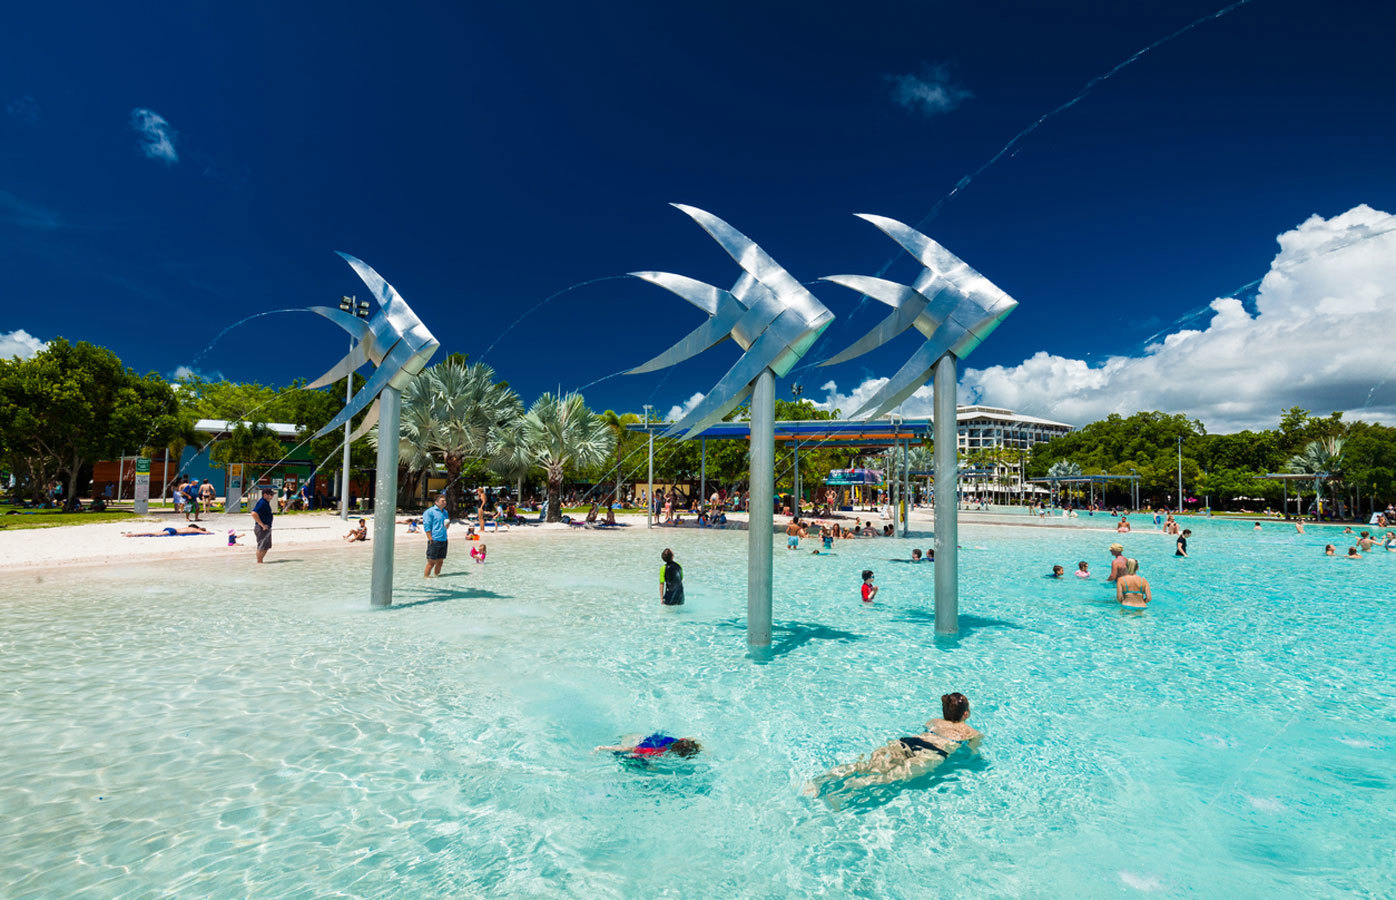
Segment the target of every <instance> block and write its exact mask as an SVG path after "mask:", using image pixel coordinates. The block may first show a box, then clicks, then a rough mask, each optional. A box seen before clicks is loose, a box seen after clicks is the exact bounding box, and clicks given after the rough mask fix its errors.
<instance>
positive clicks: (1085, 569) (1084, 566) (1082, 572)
mask: <svg viewBox="0 0 1396 900" xmlns="http://www.w3.org/2000/svg"><path fill="white" fill-rule="evenodd" d="M1076 577H1077V578H1090V577H1091V567H1090V565H1089V564H1088V563H1087V562H1086V561H1085V560H1084V559H1083V560H1081V561H1080V562H1079V563H1077V564H1076Z"/></svg>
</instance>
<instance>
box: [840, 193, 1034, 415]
mask: <svg viewBox="0 0 1396 900" xmlns="http://www.w3.org/2000/svg"><path fill="white" fill-rule="evenodd" d="M858 218H860V219H866V220H867V221H869V222H871V223H872V224H873V225H876V226H877V227H878V228H880V229H881V230H882V231H883V232H884V233H885V234H886V235H887V236H888V237H890V238H891V239H892V240H894V241H896V242H897V243H898V244H900V245H901V246H902V248H903V249H904V250H906V252H908V253H910V254H911V255H912V256H914V257H916V259H917V260H919V261H920V263H921V265H922V266H923V269H922V271H921V274H920V276H918V277H917V279H916V281H915V282H913V283H912V284H910V285H906V284H898V283H897V282H895V281H888V280H886V279H884V278H876V277H874V276H871V275H829V276H826V277H824V278H821V279H820V280H821V281H831V282H833V283H834V284H841V285H843V286H844V287H846V288H851V289H853V290H855V291H858V292H859V293H862V294H866V295H867V296H869V297H872V298H873V299H874V300H878V301H881V302H882V303H885V304H887V305H888V306H890V307H892V309H893V312H892V314H891V315H890V316H888V317H887V318H885V319H883V320H882V321H881V322H879V323H878V325H877V327H875V328H874V329H873V330H872V331H870V332H868V333H867V334H865V335H863V337H861V338H859V339H858V340H857V341H855V342H854V343H853V344H852V345H851V346H849V347H848V348H847V349H845V350H844V351H843V352H842V353H838V354H835V355H834V356H832V357H830V358H829V359H827V360H825V361H824V362H822V363H820V365H821V366H832V365H835V364H836V363H841V362H847V361H848V360H850V359H853V358H855V357H858V356H862V355H863V354H864V353H867V352H868V351H870V350H875V349H877V348H878V347H881V346H882V345H883V344H885V343H887V342H888V341H890V340H891V339H892V338H894V337H896V336H897V335H899V334H901V333H902V332H903V331H906V330H907V329H908V328H915V329H916V330H917V331H919V332H921V334H923V335H924V336H925V337H926V343H925V344H923V345H921V348H920V349H919V350H917V351H916V352H915V353H914V354H912V357H911V359H909V360H907V362H906V365H904V366H902V367H901V369H899V370H898V371H897V373H896V374H895V375H893V376H892V378H891V379H890V380H889V381H888V382H887V383H886V384H885V385H883V386H882V387H881V388H880V389H879V390H878V392H877V393H876V394H874V395H873V396H872V398H871V399H869V400H868V401H867V402H866V403H864V404H863V405H862V406H861V407H859V408H858V410H857V411H855V412H854V413H853V415H852V418H855V419H856V418H859V417H860V416H864V414H866V416H865V417H866V418H869V419H875V418H877V417H878V416H881V415H883V414H884V413H886V412H888V411H889V410H891V409H894V408H895V407H896V406H897V405H898V404H900V403H901V402H902V401H904V400H906V399H907V398H908V397H910V396H911V395H912V394H913V393H915V392H916V389H917V388H919V387H921V386H922V385H923V384H925V383H926V382H927V381H928V380H930V377H931V375H932V373H933V371H934V369H935V364H936V361H937V360H939V359H940V358H941V356H943V355H944V354H945V353H947V352H949V353H953V354H955V356H956V357H957V358H959V359H964V358H965V357H966V356H968V355H969V354H970V353H971V352H973V350H974V348H975V347H978V346H979V345H980V344H981V343H983V341H984V339H985V338H987V337H988V336H989V335H990V334H991V333H992V332H993V330H994V329H995V328H997V327H998V325H999V323H1000V322H1002V321H1003V320H1004V319H1005V318H1007V317H1008V314H1009V313H1011V312H1013V310H1014V309H1016V308H1017V307H1018V301H1017V300H1014V299H1013V298H1012V297H1010V296H1008V294H1006V293H1004V292H1003V290H1002V289H1001V288H999V287H998V285H996V284H994V283H993V282H992V281H990V280H989V279H987V278H985V277H984V276H983V275H980V274H979V273H978V272H976V271H975V270H974V269H972V268H970V266H969V265H968V264H967V263H966V262H965V261H964V260H962V259H960V258H959V257H958V256H956V255H955V254H953V253H951V252H950V251H949V250H946V249H945V248H944V247H942V246H941V245H940V244H938V243H936V242H935V241H934V240H932V239H931V238H928V237H926V236H925V235H924V234H922V233H921V232H919V231H917V230H916V229H915V228H912V227H911V226H910V225H906V224H904V223H902V222H898V221H897V220H896V219H889V218H886V217H885V216H873V215H866V214H862V213H860V214H859V215H858Z"/></svg>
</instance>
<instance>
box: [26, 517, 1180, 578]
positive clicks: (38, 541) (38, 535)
mask: <svg viewBox="0 0 1396 900" xmlns="http://www.w3.org/2000/svg"><path fill="white" fill-rule="evenodd" d="M728 515H729V520H730V521H731V522H732V523H733V525H735V526H736V527H739V528H741V527H745V518H746V517H745V515H744V514H742V513H735V514H732V513H729V514H728ZM843 516H844V518H843V519H841V521H842V523H843V524H844V525H848V524H849V520H850V518H853V517H856V518H857V519H859V520H871V521H872V522H873V523H874V524H875V525H876V526H877V527H879V528H880V527H882V525H884V524H886V520H884V519H882V518H880V517H879V516H878V514H877V513H875V512H868V511H863V510H860V511H858V512H856V513H844V514H843ZM406 517H407V516H406V514H403V513H400V514H399V515H398V518H399V519H404V518H406ZM616 518H617V519H618V520H619V521H621V522H624V523H628V524H629V525H630V527H629V528H625V529H621V530H619V531H618V532H610V533H620V534H627V533H629V534H634V533H636V532H642V531H644V530H645V515H644V513H643V512H632V513H624V514H620V513H618V514H617V516H616ZM357 519H358V517H357V516H354V517H351V518H350V522H351V523H352V522H356V521H357ZM368 519H369V534H370V536H372V533H373V519H372V516H369V517H368ZM685 520H686V522H687V523H688V524H690V525H691V523H692V517H691V515H685ZM814 521H817V520H814ZM788 522H789V519H788V518H786V517H784V516H776V528H777V530H778V531H783V530H784V529H785V526H786V524H787V523H788ZM1110 523H1111V520H1110V519H1109V518H1106V519H1104V520H1102V519H1101V518H1099V517H1096V518H1094V519H1092V518H1091V517H1082V518H1079V519H1070V520H1063V519H1061V518H1060V517H1058V518H1056V519H1047V520H1044V519H1037V518H1036V517H1030V516H1028V515H1026V514H1024V513H1016V514H1014V513H1008V514H1004V513H999V514H985V513H977V512H971V511H964V512H961V513H960V524H961V525H962V526H964V525H1001V526H1018V527H1039V528H1041V527H1055V528H1069V529H1072V530H1086V531H1100V532H1109V533H1110V534H1114V531H1115V529H1114V528H1113V526H1112V525H1110ZM185 524H186V523H185V521H184V517H183V516H176V515H174V514H173V513H157V514H154V515H151V516H149V517H147V518H144V519H128V520H126V521H124V522H107V523H101V524H95V525H62V526H58V527H55V528H30V529H22V530H16V531H9V530H0V560H4V564H3V571H6V572H8V571H17V570H32V569H35V568H53V567H59V566H65V567H66V566H84V565H102V564H106V563H115V562H128V561H132V560H141V559H169V558H173V557H179V558H181V559H188V558H189V556H190V554H191V553H192V554H200V555H201V554H210V555H212V554H238V555H243V556H246V557H247V559H248V561H249V562H250V561H251V560H252V558H253V554H254V552H255V540H254V538H253V535H252V518H251V517H250V516H248V515H247V514H246V513H242V514H234V515H212V516H206V517H205V518H204V519H203V521H201V522H200V523H199V524H200V525H202V526H204V527H205V528H208V529H209V530H210V531H212V532H213V534H211V535H208V536H203V535H192V536H187V537H185V536H177V537H142V538H128V537H124V536H122V532H124V531H159V530H160V529H162V528H165V527H166V526H176V527H183V526H184V525H185ZM1141 524H1142V523H1141ZM229 528H234V529H236V530H237V532H238V534H239V535H240V537H239V538H238V543H237V545H236V546H233V547H229V546H228V529H229ZM931 528H932V524H931V516H930V510H929V509H921V508H918V509H916V510H915V511H914V512H913V513H912V531H913V532H916V533H918V535H917V536H918V537H919V536H920V535H925V536H926V537H927V539H929V535H930V531H931ZM348 530H349V525H348V524H346V523H344V522H342V521H340V519H339V516H338V514H336V513H330V512H326V513H298V514H296V515H283V516H277V518H276V520H275V523H274V527H273V530H272V550H271V552H272V554H275V553H276V552H277V551H278V549H287V548H295V549H297V550H306V549H316V548H324V547H338V546H342V545H343V543H344V541H343V536H344V533H345V532H346V531H348ZM559 532H567V533H571V534H575V535H577V536H578V537H582V536H595V535H598V534H602V533H607V532H602V531H592V530H588V529H585V528H579V527H575V526H570V525H565V524H562V523H557V524H542V523H535V524H530V525H523V526H517V527H514V528H509V529H505V530H501V531H499V532H498V533H495V531H494V530H493V529H491V530H489V531H486V532H485V537H486V540H487V541H491V542H493V541H516V540H528V539H529V536H530V535H538V534H557V533H559ZM397 534H398V538H397V545H398V547H399V548H402V547H411V546H415V544H416V542H421V541H425V537H424V536H423V535H421V534H408V532H407V526H406V525H399V526H397ZM464 535H465V527H464V525H462V524H461V523H457V524H455V525H453V526H451V536H452V538H453V539H455V540H460V539H462V538H463V537H464ZM1144 535H1147V536H1149V537H1165V535H1163V534H1162V533H1161V532H1157V531H1152V530H1151V529H1149V528H1148V527H1147V526H1146V527H1145V528H1141V529H1140V530H1139V531H1138V532H1134V533H1132V534H1131V535H1126V536H1124V537H1125V538H1128V537H1134V536H1144ZM1146 539H1148V538H1146ZM365 549H366V550H367V548H365ZM268 558H273V557H270V556H269V557H268Z"/></svg>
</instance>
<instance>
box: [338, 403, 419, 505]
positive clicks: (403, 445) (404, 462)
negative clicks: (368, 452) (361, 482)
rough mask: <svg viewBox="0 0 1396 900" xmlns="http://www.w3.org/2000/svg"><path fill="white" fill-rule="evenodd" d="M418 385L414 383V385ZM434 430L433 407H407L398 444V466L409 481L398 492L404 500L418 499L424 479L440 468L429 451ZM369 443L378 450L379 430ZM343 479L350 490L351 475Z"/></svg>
mask: <svg viewBox="0 0 1396 900" xmlns="http://www.w3.org/2000/svg"><path fill="white" fill-rule="evenodd" d="M415 383H416V382H415V381H414V382H413V384H415ZM434 427H435V420H434V419H433V418H432V408H431V405H430V404H429V403H419V404H413V405H411V406H408V405H406V404H404V405H403V409H402V418H401V428H400V435H401V437H400V439H399V443H398V465H400V466H402V467H403V468H404V469H406V470H407V478H405V479H403V482H404V484H403V486H402V489H401V490H400V491H399V492H398V493H400V494H402V495H403V496H406V497H413V496H416V493H417V488H418V487H419V486H421V482H422V479H423V478H425V477H426V476H427V475H428V474H429V473H430V472H431V470H432V469H434V468H436V458H435V457H434V456H432V455H431V451H430V450H428V449H427V447H428V445H429V444H430V439H431V432H432V429H433V428H434ZM369 443H370V444H371V445H372V446H374V447H375V448H376V447H377V446H378V429H377V428H376V427H375V428H374V429H373V430H372V431H371V432H370V433H369ZM343 478H344V480H343V484H344V485H345V490H347V489H348V484H349V473H348V472H345V473H344V476H343Z"/></svg>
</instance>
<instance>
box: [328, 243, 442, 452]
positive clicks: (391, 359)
mask: <svg viewBox="0 0 1396 900" xmlns="http://www.w3.org/2000/svg"><path fill="white" fill-rule="evenodd" d="M339 255H340V256H342V257H344V261H345V262H347V263H349V265H350V267H351V268H353V270H354V271H355V272H357V273H358V275H359V277H360V278H362V279H363V282H364V284H366V285H368V289H369V291H370V292H371V293H372V294H373V296H374V297H376V298H377V299H378V305H379V306H380V307H381V308H380V309H379V310H378V312H377V314H375V315H374V316H373V317H372V318H370V319H368V320H367V321H365V320H364V319H360V318H359V317H358V316H353V315H350V314H348V313H346V312H343V311H341V310H338V309H334V308H332V307H329V306H312V307H310V311H311V312H315V313H319V314H320V315H322V316H324V317H325V318H327V319H329V320H330V321H331V322H334V323H336V324H337V325H339V327H341V328H343V329H344V330H345V331H347V332H349V336H350V337H352V338H355V339H357V340H358V343H357V344H355V345H354V348H353V349H352V350H350V351H349V353H348V355H347V356H345V357H344V358H343V359H341V360H340V361H339V362H338V363H337V364H336V365H335V366H334V368H332V369H330V370H329V371H328V372H326V373H325V374H324V375H321V376H320V377H319V378H317V379H315V380H314V381H312V382H311V383H310V384H308V385H306V387H307V388H318V387H324V386H325V385H327V384H332V383H334V382H336V381H338V380H339V379H341V378H344V377H346V376H347V375H349V374H350V373H352V372H354V371H355V370H357V369H358V368H359V366H362V365H363V364H364V363H366V362H370V361H372V362H373V364H374V365H375V366H377V368H376V369H374V372H373V374H372V375H371V376H369V379H368V382H367V383H366V384H364V386H363V387H362V388H360V389H359V392H358V393H356V394H355V395H354V397H353V399H351V400H350V401H349V403H348V404H346V405H345V407H344V409H342V410H340V413H339V415H337V416H335V417H334V418H333V419H331V420H330V421H329V423H328V424H326V425H325V427H324V428H321V429H320V430H319V431H318V432H316V433H315V437H317V438H318V437H322V436H324V435H326V434H329V433H330V432H331V431H334V430H335V429H336V428H341V427H343V425H344V423H345V422H347V421H349V420H350V419H352V418H353V417H354V416H356V415H358V414H359V413H360V412H362V411H363V409H364V408H365V407H367V406H368V405H369V404H370V403H371V404H373V406H372V408H371V409H370V410H369V412H368V415H366V416H364V418H363V421H362V422H361V423H359V427H358V428H356V429H354V433H353V434H352V435H350V440H351V441H352V440H355V439H357V438H358V437H360V436H361V435H363V434H365V433H366V432H367V431H368V430H369V429H370V428H372V427H373V425H374V423H376V422H377V421H378V395H379V393H381V392H382V390H383V389H384V388H385V387H393V388H396V389H398V390H402V389H403V388H404V387H406V386H407V384H408V382H410V381H411V380H412V379H413V378H415V377H416V375H417V373H418V372H421V371H422V369H423V368H425V367H426V364H427V360H429V359H431V356H432V354H433V353H435V352H436V348H437V347H439V346H441V345H440V344H439V343H437V340H436V338H434V337H432V334H431V332H430V331H428V330H427V327H426V326H425V325H423V324H422V320H421V319H419V318H417V314H416V313H414V312H413V311H412V309H411V308H410V307H409V306H408V305H407V303H406V301H404V300H403V299H402V296H401V295H400V294H399V293H398V292H397V289H395V288H394V287H393V286H392V285H391V284H388V282H386V281H384V280H383V276H381V275H379V274H378V273H377V272H375V271H373V269H372V267H370V266H369V265H368V264H367V263H365V262H363V261H362V260H360V259H356V258H355V257H352V256H350V255H349V254H347V253H340V254H339Z"/></svg>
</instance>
